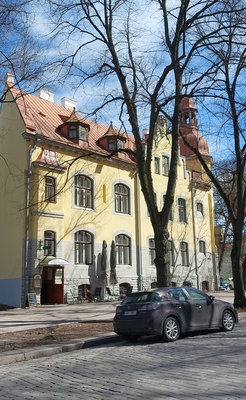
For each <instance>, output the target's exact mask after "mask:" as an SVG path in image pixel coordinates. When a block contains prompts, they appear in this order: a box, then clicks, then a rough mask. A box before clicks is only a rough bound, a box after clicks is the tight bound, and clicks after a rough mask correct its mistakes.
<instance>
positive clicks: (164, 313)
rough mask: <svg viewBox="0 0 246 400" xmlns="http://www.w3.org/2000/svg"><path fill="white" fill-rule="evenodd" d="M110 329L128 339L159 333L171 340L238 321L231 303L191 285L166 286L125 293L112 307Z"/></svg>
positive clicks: (228, 328)
mask: <svg viewBox="0 0 246 400" xmlns="http://www.w3.org/2000/svg"><path fill="white" fill-rule="evenodd" d="M113 322H114V331H115V332H116V333H117V334H119V335H122V336H123V337H124V338H125V339H126V340H128V341H135V340H137V339H138V338H139V337H140V336H146V335H159V336H161V337H162V339H163V340H165V341H169V342H172V341H175V340H177V339H178V338H179V336H180V334H181V333H184V332H191V331H199V330H207V329H222V330H224V331H232V330H233V329H234V325H235V323H238V315H237V311H236V310H235V309H234V307H233V305H232V304H230V303H227V302H225V301H222V300H217V299H215V298H214V296H209V295H208V294H206V293H204V292H202V291H200V290H197V289H195V288H191V287H169V288H160V289H152V290H149V291H143V292H136V293H131V294H129V295H128V296H127V297H126V298H125V299H124V300H123V301H122V303H121V305H120V306H118V307H117V308H116V314H115V317H114V321H113Z"/></svg>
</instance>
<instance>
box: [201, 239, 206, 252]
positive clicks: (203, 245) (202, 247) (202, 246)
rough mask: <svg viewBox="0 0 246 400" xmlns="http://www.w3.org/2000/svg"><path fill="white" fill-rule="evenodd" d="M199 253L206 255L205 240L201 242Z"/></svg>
mask: <svg viewBox="0 0 246 400" xmlns="http://www.w3.org/2000/svg"><path fill="white" fill-rule="evenodd" d="M199 253H203V254H206V245H205V242H204V240H199Z"/></svg>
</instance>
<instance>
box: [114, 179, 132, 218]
mask: <svg viewBox="0 0 246 400" xmlns="http://www.w3.org/2000/svg"><path fill="white" fill-rule="evenodd" d="M114 204H115V212H117V213H123V214H130V190H129V188H128V187H127V186H126V185H123V184H122V183H117V184H116V185H115V186H114Z"/></svg>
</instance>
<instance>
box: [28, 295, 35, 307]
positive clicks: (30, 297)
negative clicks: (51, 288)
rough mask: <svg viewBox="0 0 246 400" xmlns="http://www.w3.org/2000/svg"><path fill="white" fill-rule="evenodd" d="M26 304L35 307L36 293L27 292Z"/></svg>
mask: <svg viewBox="0 0 246 400" xmlns="http://www.w3.org/2000/svg"><path fill="white" fill-rule="evenodd" d="M27 299H28V306H29V307H35V306H36V305H37V296H36V293H27Z"/></svg>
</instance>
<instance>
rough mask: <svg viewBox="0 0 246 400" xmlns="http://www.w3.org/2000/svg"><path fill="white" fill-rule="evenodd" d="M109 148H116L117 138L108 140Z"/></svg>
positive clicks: (111, 149)
mask: <svg viewBox="0 0 246 400" xmlns="http://www.w3.org/2000/svg"><path fill="white" fill-rule="evenodd" d="M108 150H109V151H113V150H116V140H115V139H109V140H108Z"/></svg>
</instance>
